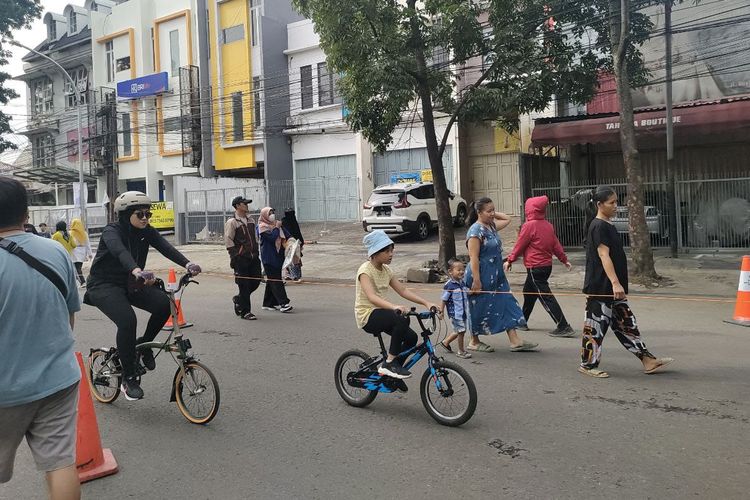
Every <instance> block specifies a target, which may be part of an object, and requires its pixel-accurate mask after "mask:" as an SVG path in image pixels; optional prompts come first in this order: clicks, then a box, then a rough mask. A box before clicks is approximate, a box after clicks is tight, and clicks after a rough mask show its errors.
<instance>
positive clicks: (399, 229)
mask: <svg viewBox="0 0 750 500" xmlns="http://www.w3.org/2000/svg"><path fill="white" fill-rule="evenodd" d="M449 203H450V208H451V214H454V217H453V223H454V224H455V225H456V226H461V225H463V223H464V220H465V219H466V201H465V200H464V199H463V198H461V197H460V196H458V195H457V194H455V193H450V199H449ZM362 208H363V210H362V227H363V228H364V230H365V231H366V232H371V231H374V230H376V229H382V230H383V231H385V232H386V233H411V234H413V235H414V237H415V238H416V239H418V240H424V239H425V238H427V237H428V236H429V235H430V230H431V229H432V228H433V227H436V226H437V208H436V207H435V188H434V186H433V185H432V183H431V182H415V183H412V184H385V185H383V186H378V187H376V188H375V189H374V190H373V192H372V194H371V195H370V199H369V200H367V203H365V205H364V206H363V207H362Z"/></svg>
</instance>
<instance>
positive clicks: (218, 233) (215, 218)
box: [185, 187, 266, 244]
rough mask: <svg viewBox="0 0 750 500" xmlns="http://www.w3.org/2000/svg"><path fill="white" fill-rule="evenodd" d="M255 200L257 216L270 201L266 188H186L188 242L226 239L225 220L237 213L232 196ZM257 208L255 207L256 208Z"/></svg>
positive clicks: (213, 241)
mask: <svg viewBox="0 0 750 500" xmlns="http://www.w3.org/2000/svg"><path fill="white" fill-rule="evenodd" d="M235 196H244V197H245V198H248V199H250V200H253V203H252V205H251V211H255V213H252V214H251V215H253V216H254V217H256V218H257V216H258V213H259V212H260V208H262V207H263V206H265V204H266V193H265V192H264V190H263V188H261V187H258V188H251V187H248V188H227V189H208V190H201V191H185V207H186V208H185V227H186V233H187V234H186V238H185V239H186V241H187V242H188V243H222V244H223V243H224V223H225V222H226V221H227V219H228V218H229V217H231V216H232V214H234V209H233V208H232V205H231V203H232V198H234V197H235ZM253 209H255V210H253Z"/></svg>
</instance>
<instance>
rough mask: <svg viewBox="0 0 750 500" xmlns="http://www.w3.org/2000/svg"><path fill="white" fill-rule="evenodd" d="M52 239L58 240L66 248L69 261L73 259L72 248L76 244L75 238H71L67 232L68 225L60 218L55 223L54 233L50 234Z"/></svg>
mask: <svg viewBox="0 0 750 500" xmlns="http://www.w3.org/2000/svg"><path fill="white" fill-rule="evenodd" d="M52 239H53V240H55V241H56V242H58V243H59V244H61V245H62V246H63V248H64V249H65V250H67V252H68V255H69V256H70V260H71V262H72V261H73V249H74V248H75V247H76V246H78V243H77V242H76V240H75V238H73V237H72V236H71V235H70V233H69V232H68V225H67V224H66V223H65V221H64V220H61V221H60V222H58V223H57V224H55V233H54V234H53V235H52Z"/></svg>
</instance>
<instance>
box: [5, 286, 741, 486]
mask: <svg viewBox="0 0 750 500" xmlns="http://www.w3.org/2000/svg"><path fill="white" fill-rule="evenodd" d="M200 281H201V285H200V286H197V287H195V288H192V289H188V291H187V293H186V294H185V297H184V301H183V303H184V307H185V313H186V316H187V319H188V320H190V321H193V322H195V323H196V326H195V327H193V328H192V329H191V330H189V331H188V333H187V336H188V337H189V338H191V339H192V342H193V345H194V348H195V349H194V350H195V351H196V353H197V354H198V356H199V358H200V359H201V360H202V361H204V362H205V363H206V364H207V365H208V366H209V367H211V368H212V369H213V370H214V372H215V374H216V376H217V378H218V380H219V383H220V386H221V397H222V401H221V409H220V412H219V414H218V416H217V417H216V419H215V420H214V421H213V422H211V423H210V424H209V425H207V426H205V427H201V426H196V425H192V424H190V423H188V422H187V421H186V420H185V419H184V418H183V417H182V415H181V414H180V413H179V412H178V410H177V407H176V405H175V404H173V403H170V402H169V401H168V398H169V390H170V383H171V379H172V375H173V373H174V365H173V363H172V361H171V360H170V359H168V358H166V357H165V356H160V357H159V358H157V365H158V366H157V370H156V371H155V372H153V373H151V374H149V375H147V376H146V377H145V379H144V384H143V387H144V390H145V393H146V398H145V399H144V400H142V401H139V402H128V401H126V400H125V399H124V398H119V399H118V400H117V401H116V402H115V403H114V404H113V405H109V406H107V405H101V404H98V403H97V404H96V410H97V415H98V419H99V427H100V432H101V435H102V439H103V442H104V445H105V447H108V448H111V449H112V450H113V452H114V455H115V457H116V459H117V461H118V462H119V465H120V472H119V473H118V474H116V475H113V476H110V477H108V478H104V479H99V480H96V481H94V482H92V483H88V484H86V485H85V486H84V489H83V491H84V498H88V499H100V498H114V499H121V498H137V499H139V500H146V499H173V498H179V499H183V498H191V499H244V498H261V499H266V498H279V499H281V498H284V499H286V498H325V499H330V498H342V499H349V498H406V499H411V498H452V497H464V498H511V497H513V498H660V499H665V498H685V497H688V496H692V497H696V498H701V497H703V498H747V495H748V493H747V491H748V489H749V487H750V450H748V442H749V441H750V412H749V411H748V410H750V404H749V403H748V400H749V398H748V396H750V366H749V365H750V363H749V362H748V359H750V329H747V328H741V327H736V326H732V325H727V324H724V323H722V321H721V320H722V319H725V318H727V317H728V316H730V315H731V311H732V305H731V304H723V303H719V304H717V303H703V302H677V301H670V300H654V299H650V300H647V299H638V300H633V301H632V303H631V305H632V307H633V309H634V311H635V313H636V315H637V316H638V320H639V324H640V325H641V328H642V330H643V332H644V338H645V340H646V343H647V345H648V346H649V348H650V349H651V350H652V351H653V352H654V353H655V354H656V355H664V356H672V357H674V358H676V359H677V361H676V362H675V364H674V365H673V368H672V369H671V370H670V371H668V372H666V373H663V374H659V375H653V376H646V375H643V374H642V373H641V371H640V370H639V367H640V363H639V362H638V360H637V359H636V358H635V357H634V356H632V355H631V354H629V353H628V352H627V351H625V349H623V348H622V347H621V346H620V345H619V343H618V342H617V340H616V338H615V337H614V335H611V334H610V335H609V336H608V337H607V339H606V340H605V344H604V358H603V363H602V368H603V369H606V370H608V371H609V372H610V373H611V375H612V378H610V379H606V380H596V379H592V378H589V377H585V376H583V375H580V374H578V373H577V372H576V366H577V359H578V350H579V342H580V340H579V339H552V338H550V337H548V336H547V335H546V334H545V332H546V331H547V330H549V329H550V328H551V327H552V323H551V321H550V319H549V318H548V317H547V316H546V314H544V312H543V311H542V310H541V309H540V308H538V309H537V310H535V312H534V315H533V316H532V321H531V326H532V328H536V330H535V331H532V332H528V333H526V334H525V335H526V336H527V337H528V338H531V339H533V340H537V341H539V342H540V344H541V347H542V350H541V352H539V353H511V352H509V351H508V350H507V339H506V338H503V337H504V336H498V337H494V338H492V339H490V340H489V342H490V343H492V344H493V345H495V346H496V347H497V348H498V350H497V352H495V353H492V354H475V357H474V358H473V359H471V360H457V359H455V358H454V359H453V361H457V362H459V363H461V364H462V365H464V366H465V367H467V369H468V370H469V371H470V373H471V375H472V377H473V378H474V380H475V381H476V383H477V386H478V392H479V405H478V408H477V411H476V413H475V415H474V417H473V418H472V419H471V420H470V421H469V422H468V423H467V424H465V425H464V426H463V427H461V428H456V429H453V428H446V427H442V426H440V425H438V424H437V423H436V422H434V421H433V420H432V419H431V418H430V417H429V415H428V414H427V413H426V412H425V410H424V408H423V407H422V404H421V401H420V398H419V394H418V392H417V381H418V378H419V375H421V371H422V370H423V369H424V361H422V362H421V364H420V365H417V367H416V373H415V377H414V378H413V379H412V380H411V382H410V387H411V391H410V392H409V393H408V394H405V395H393V394H389V395H380V396H379V397H378V398H377V399H376V400H375V402H374V403H373V404H372V405H371V406H369V407H367V408H365V409H357V408H352V407H349V406H347V405H346V404H345V403H344V402H343V401H342V400H341V399H340V398H339V396H338V394H337V392H336V390H335V388H334V385H333V376H332V375H333V365H334V363H335V361H336V359H337V357H338V356H339V354H340V353H341V352H343V351H344V350H346V349H349V348H354V347H357V348H361V349H364V350H365V351H368V352H372V353H375V352H376V350H377V343H376V342H375V340H374V339H373V338H372V337H370V336H368V335H366V334H364V333H362V332H358V331H357V330H356V328H355V326H354V320H353V313H352V304H353V288H352V287H350V286H342V285H319V284H316V285H304V284H303V285H293V286H289V295H290V297H291V298H292V301H293V304H294V305H295V310H294V313H292V314H286V315H284V314H281V313H272V312H269V311H261V310H260V307H259V306H260V301H261V294H262V292H263V288H262V287H261V288H260V289H259V291H258V292H256V294H255V295H254V305H255V306H256V313H258V315H259V317H260V319H259V320H258V321H254V322H246V321H242V320H239V319H237V318H236V317H235V316H234V315H233V314H232V311H231V307H230V297H231V295H232V294H233V291H234V286H233V284H232V282H231V281H226V280H223V279H221V278H217V277H204V278H202V279H201V280H200ZM431 288H433V289H434V294H433V295H432V296H433V297H434V298H435V300H437V298H438V297H439V290H440V287H439V286H432V287H431ZM561 303H562V305H563V308H564V310H565V311H566V312H567V313H568V315H569V317H570V318H572V319H571V321H572V323H573V324H574V325H576V326H579V323H580V318H581V317H582V315H583V312H582V311H583V301H582V299H581V298H578V297H565V298H563V299H562V300H561ZM537 307H539V306H537ZM140 317H143V316H140ZM76 337H77V344H78V348H79V349H80V350H81V351H84V352H88V348H89V347H92V346H104V345H110V344H112V343H113V341H114V331H113V325H111V324H110V323H108V320H106V318H104V316H103V315H101V314H100V313H99V312H98V311H96V310H93V309H92V308H90V307H88V306H84V310H83V312H82V313H81V314H80V315H79V316H78V320H77V327H76ZM0 498H3V499H27V498H28V499H36V498H40V499H41V498H45V494H44V482H43V478H42V476H41V475H40V474H38V473H37V472H36V471H35V468H34V465H33V462H32V459H31V456H30V454H29V452H28V449H27V448H26V445H25V443H24V444H23V445H22V446H21V451H20V452H19V456H18V459H17V461H16V473H15V476H14V478H13V479H12V480H11V482H10V483H8V484H6V485H3V486H0Z"/></svg>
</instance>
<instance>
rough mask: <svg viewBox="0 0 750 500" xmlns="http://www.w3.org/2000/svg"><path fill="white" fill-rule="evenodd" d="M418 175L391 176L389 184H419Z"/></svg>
mask: <svg viewBox="0 0 750 500" xmlns="http://www.w3.org/2000/svg"><path fill="white" fill-rule="evenodd" d="M419 181H420V175H419V174H418V173H416V172H415V173H413V174H392V175H391V184H411V183H412V182H419Z"/></svg>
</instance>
